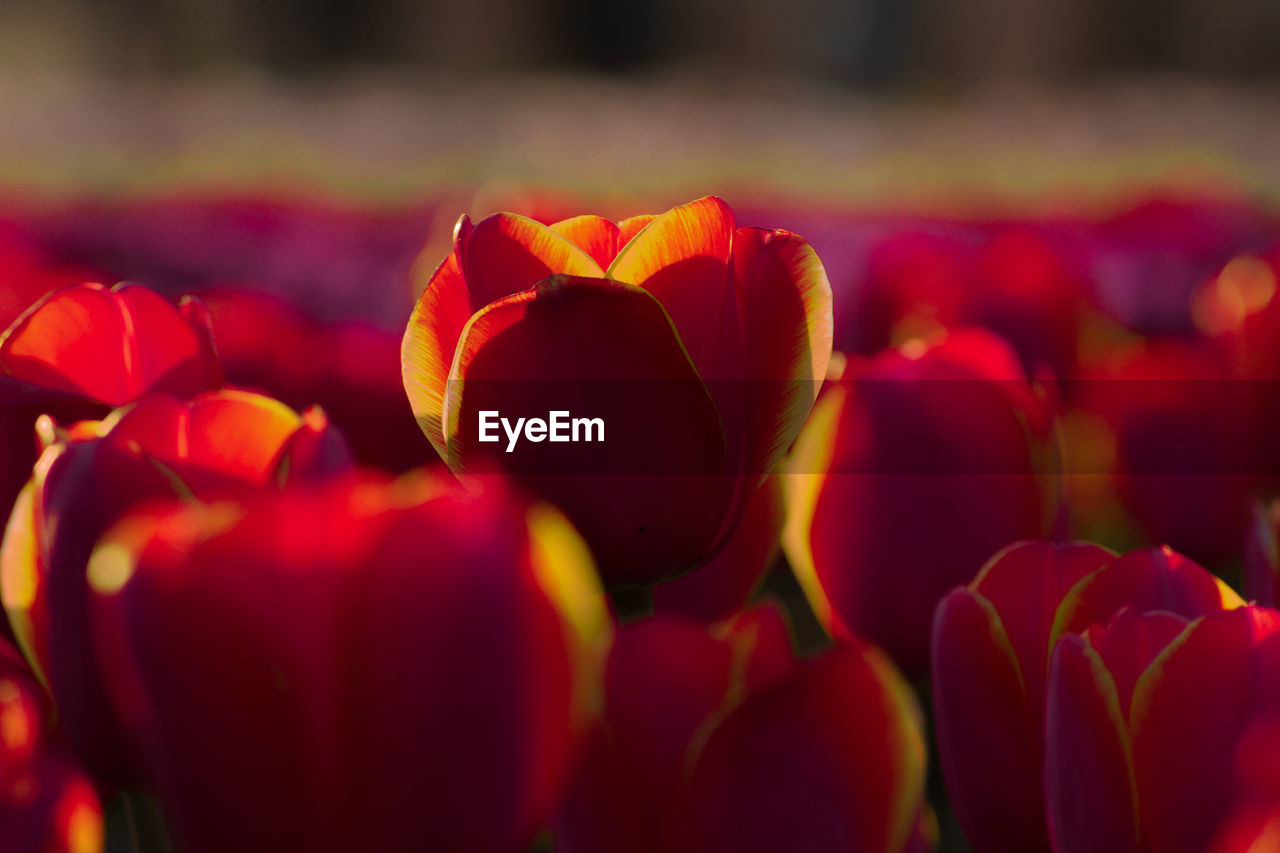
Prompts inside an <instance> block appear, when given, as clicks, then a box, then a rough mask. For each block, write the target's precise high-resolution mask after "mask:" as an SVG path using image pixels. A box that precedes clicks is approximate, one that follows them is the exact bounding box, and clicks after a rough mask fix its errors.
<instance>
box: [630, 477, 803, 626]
mask: <svg viewBox="0 0 1280 853" xmlns="http://www.w3.org/2000/svg"><path fill="white" fill-rule="evenodd" d="M785 520H786V505H785V502H784V500H783V495H782V478H781V477H780V476H770V477H766V478H765V481H764V483H763V484H762V485H761V486H760V488H759V489H757V490H756V492H755V494H753V495H752V496H751V498H750V499H748V501H747V506H746V509H745V510H744V511H743V514H742V520H741V521H740V522H739V523H738V527H737V529H736V530H735V531H734V532H733V534H732V535H731V536H730V537H729V541H728V542H726V543H725V546H724V548H723V549H722V550H721V551H720V553H718V554H716V556H714V557H712V558H711V561H710V562H709V563H707V564H706V565H704V566H702V567H700V568H699V569H698V570H697V571H696V572H690V573H689V574H687V575H683V576H681V577H678V578H676V579H675V580H670V581H667V582H666V583H663V584H659V585H658V586H655V587H654V588H653V607H654V612H655V613H683V614H686V615H689V616H692V617H694V618H697V619H702V620H703V621H706V622H714V621H715V620H717V619H724V618H726V617H728V616H730V615H731V614H733V613H736V612H738V611H739V610H741V609H742V608H743V607H745V606H746V604H747V602H748V601H749V600H750V598H751V596H752V594H753V593H754V592H755V591H756V590H757V588H759V586H760V584H761V583H763V581H764V579H765V576H766V574H767V573H768V571H769V568H770V566H772V565H773V563H774V560H775V558H776V557H777V556H778V551H779V549H780V547H781V536H782V525H783V523H784V521H785Z"/></svg>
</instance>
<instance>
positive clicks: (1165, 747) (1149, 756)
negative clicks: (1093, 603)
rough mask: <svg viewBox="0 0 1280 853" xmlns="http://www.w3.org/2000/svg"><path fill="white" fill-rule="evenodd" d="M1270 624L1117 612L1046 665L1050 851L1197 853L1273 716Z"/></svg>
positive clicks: (1266, 615)
mask: <svg viewBox="0 0 1280 853" xmlns="http://www.w3.org/2000/svg"><path fill="white" fill-rule="evenodd" d="M1278 634H1280V613H1277V612H1276V611H1274V610H1269V609H1266V608H1259V607H1253V606H1248V607H1240V608H1238V609H1235V610H1231V611H1228V612H1210V613H1208V614H1207V615H1204V616H1202V617H1200V618H1197V619H1194V621H1188V620H1187V618H1185V616H1183V615H1181V614H1179V615H1174V614H1172V613H1168V612H1146V613H1138V612H1137V611H1135V610H1134V609H1131V608H1125V609H1122V610H1121V611H1119V612H1118V613H1117V614H1116V615H1115V616H1114V617H1113V618H1112V619H1111V621H1110V622H1109V623H1108V624H1106V625H1105V627H1104V626H1103V625H1100V624H1095V625H1094V626H1093V627H1091V628H1090V629H1089V631H1087V632H1086V633H1084V634H1070V635H1068V636H1066V637H1065V638H1064V639H1063V640H1062V642H1061V643H1060V644H1059V645H1058V647H1057V648H1056V649H1055V650H1054V654H1053V660H1052V663H1051V665H1050V675H1049V693H1048V705H1047V712H1046V717H1045V732H1046V734H1045V805H1046V809H1047V811H1048V817H1049V827H1050V832H1051V834H1052V836H1053V840H1054V845H1055V847H1056V849H1058V850H1126V849H1132V850H1149V851H1151V853H1180V851H1185V852H1186V853H1197V851H1203V850H1207V849H1208V848H1209V845H1210V843H1211V841H1212V839H1213V838H1214V836H1215V834H1216V833H1217V832H1218V829H1219V827H1220V826H1221V825H1222V824H1223V822H1224V821H1225V820H1226V819H1227V818H1228V816H1229V815H1230V814H1231V812H1232V810H1233V806H1234V805H1235V804H1236V801H1237V800H1238V799H1239V797H1240V795H1241V793H1242V792H1241V790H1240V788H1239V786H1238V783H1237V777H1236V755H1237V747H1238V746H1239V744H1240V741H1241V739H1242V737H1243V735H1244V734H1245V732H1246V730H1247V723H1248V722H1249V721H1250V719H1252V718H1255V717H1256V716H1257V714H1258V713H1259V712H1261V711H1263V710H1266V711H1269V712H1271V713H1275V712H1278V711H1280V675H1278V674H1280V640H1278V639H1277V635H1278Z"/></svg>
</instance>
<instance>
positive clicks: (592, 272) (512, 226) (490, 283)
mask: <svg viewBox="0 0 1280 853" xmlns="http://www.w3.org/2000/svg"><path fill="white" fill-rule="evenodd" d="M454 252H455V253H456V254H457V255H458V258H459V260H460V262H461V267H462V276H463V278H464V279H465V280H466V282H467V292H468V295H469V297H470V301H471V311H472V313H474V312H476V311H479V310H480V309H481V308H483V307H484V306H486V305H488V304H489V303H491V302H497V301H498V300H499V299H502V298H504V297H507V296H510V295H511V294H513V293H519V292H521V291H522V290H527V289H528V288H530V287H532V286H533V285H534V284H536V283H537V282H539V281H541V280H542V279H544V278H546V277H547V276H549V275H553V274H556V273H562V274H565V275H586V276H598V275H602V271H601V267H600V265H599V264H597V263H596V262H595V261H594V260H592V259H591V256H590V255H589V254H587V253H586V252H585V251H584V250H583V249H581V248H579V247H578V246H576V245H574V244H573V243H572V242H570V241H569V240H568V239H566V238H565V237H562V236H561V235H560V234H557V233H556V232H555V231H553V230H551V229H550V228H548V227H547V226H546V225H543V224H542V223H541V222H538V221H536V220H533V219H530V218H528V217H527V216H520V215H518V214H515V213H495V214H494V215H493V216H489V217H487V218H485V219H482V220H481V221H480V222H478V223H476V224H475V226H474V227H472V228H470V229H469V230H468V229H459V232H458V239H457V247H456V248H455V249H454Z"/></svg>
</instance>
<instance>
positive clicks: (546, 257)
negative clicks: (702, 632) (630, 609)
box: [402, 198, 832, 588]
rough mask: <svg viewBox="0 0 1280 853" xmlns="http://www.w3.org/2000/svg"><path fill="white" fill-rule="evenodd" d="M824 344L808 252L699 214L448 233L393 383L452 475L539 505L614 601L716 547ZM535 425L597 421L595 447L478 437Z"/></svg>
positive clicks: (821, 299)
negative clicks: (570, 534)
mask: <svg viewBox="0 0 1280 853" xmlns="http://www.w3.org/2000/svg"><path fill="white" fill-rule="evenodd" d="M831 334H832V330H831V289H830V285H829V283H828V282H827V278H826V274H825V272H824V271H823V269H822V265H821V263H820V262H819V261H818V259H817V256H816V255H815V254H814V252H813V250H812V249H811V248H810V247H809V245H808V244H807V243H806V242H805V241H804V240H802V239H801V238H799V237H797V236H796V235H794V234H790V233H788V232H785V231H764V230H760V229H755V228H739V227H737V225H736V223H735V221H734V217H733V213H732V211H731V210H730V209H729V207H728V206H727V205H726V204H725V203H724V202H722V201H720V200H719V199H717V198H704V199H700V200H698V201H695V202H691V203H690V204H686V205H682V206H680V207H677V208H674V209H672V210H670V211H668V212H666V213H664V214H662V215H660V216H657V217H636V218H633V219H628V220H624V221H623V222H620V223H617V224H615V223H613V222H609V221H608V220H604V219H601V218H599V217H594V216H581V217H576V218H574V219H569V220H564V221H562V222H558V223H555V224H553V225H551V226H543V225H540V224H538V223H537V222H534V221H533V220H530V219H526V218H524V217H520V216H515V215H513V214H497V215H495V216H491V217H489V218H487V219H484V220H482V221H481V222H479V223H476V224H474V225H473V224H472V223H471V221H470V220H469V219H467V218H466V217H463V219H462V220H460V221H459V223H458V228H457V231H456V233H455V239H454V250H453V252H452V253H451V254H450V255H449V256H448V257H447V258H446V259H445V260H444V262H443V263H441V264H440V266H439V268H438V269H437V270H436V272H435V275H434V276H433V277H432V279H431V281H430V282H429V283H428V285H427V287H426V289H425V290H424V292H423V294H422V298H421V299H420V300H419V302H418V305H417V308H416V309H415V310H414V313H413V316H412V318H411V319H410V321H409V326H408V329H407V330H406V332H405V338H404V346H403V349H402V366H403V373H404V381H405V390H406V391H407V393H408V395H409V399H410V402H411V403H412V405H413V410H414V413H415V415H416V416H417V418H418V422H419V425H420V426H421V427H422V430H423V432H424V433H426V435H427V437H428V439H430V441H431V443H432V444H433V445H434V446H435V448H436V450H437V451H438V452H439V454H440V456H441V457H442V458H443V459H444V460H445V461H446V462H447V463H448V464H449V466H450V468H452V469H453V470H454V471H456V472H465V471H469V470H482V469H485V468H487V467H491V466H497V467H500V468H502V469H503V470H506V471H508V472H510V473H511V474H512V475H513V476H514V477H515V478H516V479H517V480H519V481H520V482H521V483H522V484H524V485H525V486H527V487H528V488H530V489H531V490H533V491H535V492H537V493H539V494H542V495H544V496H545V497H547V498H549V499H551V500H553V501H554V502H555V503H556V504H558V505H559V506H560V507H561V508H562V509H564V511H565V512H566V513H567V514H568V515H569V517H570V518H571V519H572V520H573V522H574V524H575V525H576V526H577V527H578V529H580V530H581V531H582V533H583V536H584V537H585V538H586V540H587V541H588V543H589V544H590V545H591V547H592V549H593V551H594V552H595V553H596V555H597V556H598V558H599V560H600V565H601V572H602V577H603V578H604V580H605V583H606V585H608V586H610V587H618V588H622V587H629V586H630V587H634V586H647V585H649V584H652V583H654V582H656V581H660V580H663V579H665V578H668V577H672V576H675V575H678V574H680V573H682V572H685V571H688V570H689V569H692V568H694V567H696V566H698V565H700V564H701V563H703V562H704V561H706V560H707V559H709V558H710V557H711V556H713V555H714V554H715V553H716V552H717V551H718V550H719V549H720V548H721V547H722V546H723V545H724V543H725V541H727V539H728V536H729V535H730V533H731V532H732V531H733V529H734V527H735V526H736V524H737V523H738V520H739V519H740V517H741V515H742V513H743V512H744V511H745V507H746V504H747V502H748V500H749V498H750V496H751V495H752V494H753V493H754V492H755V491H756V489H757V488H758V486H759V484H760V483H761V482H762V480H763V479H764V477H765V476H766V475H767V474H768V473H769V472H770V471H771V470H772V469H773V467H774V465H775V464H776V463H777V462H778V460H779V459H780V458H781V457H782V454H783V453H785V451H786V449H787V447H788V446H789V445H790V443H791V441H792V439H793V438H794V437H795V435H796V433H797V432H798V431H799V428H800V424H801V423H802V422H803V420H804V418H805V415H806V414H807V413H808V411H809V408H810V406H811V405H812V402H813V400H814V397H815V395H816V391H817V387H818V385H819V384H820V383H821V380H822V377H823V376H824V374H825V372H826V366H827V361H828V359H829V357H830V354H831ZM550 411H562V412H566V413H572V415H573V416H579V417H583V418H587V419H598V420H600V421H601V422H602V431H603V432H604V436H603V441H601V442H599V443H590V444H588V443H568V444H559V445H557V444H553V443H551V442H547V443H541V442H542V439H543V436H542V434H541V431H539V432H537V433H533V432H529V431H526V433H525V436H526V438H527V439H528V440H527V441H525V443H524V444H523V445H522V446H519V447H517V445H516V442H515V441H514V440H513V441H511V442H503V443H502V444H501V445H499V444H498V443H487V442H488V439H486V438H483V437H482V436H481V435H480V434H479V433H480V432H481V429H482V427H481V422H480V420H481V418H482V417H484V415H485V413H490V414H491V415H492V417H493V418H495V419H496V418H497V417H499V416H501V417H503V418H508V419H509V420H508V421H507V422H508V423H510V424H520V423H521V421H520V420H519V419H520V418H525V419H530V418H540V417H545V416H546V415H547V414H548V412H550ZM495 423H496V420H495ZM515 429H516V430H518V429H519V427H518V426H517V427H516V428H515ZM512 435H513V438H514V435H515V433H514V432H513V433H512ZM532 442H538V443H532ZM500 447H501V448H505V449H506V450H507V451H509V452H503V451H502V450H501V449H500Z"/></svg>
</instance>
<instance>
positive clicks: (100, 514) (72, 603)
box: [0, 391, 350, 783]
mask: <svg viewBox="0 0 1280 853" xmlns="http://www.w3.org/2000/svg"><path fill="white" fill-rule="evenodd" d="M349 466H350V462H349V459H348V458H347V456H346V451H345V448H344V446H343V444H342V438H341V436H338V435H337V434H336V432H334V431H333V430H332V429H331V428H329V426H328V424H327V422H326V421H325V419H324V415H323V413H321V412H319V411H318V410H317V411H313V412H309V413H307V414H306V415H304V416H299V415H298V414H296V413H295V412H294V411H293V410H292V409H289V408H288V407H287V406H284V405H283V404H281V403H278V402H277V401H275V400H272V399H270V398H268V397H262V396H260V395H257V394H250V393H248V392H244V391H216V392H209V393H206V394H201V395H198V396H196V397H195V398H194V399H193V400H191V401H190V402H182V401H180V400H178V399H175V398H173V397H170V396H168V395H164V394H152V395H148V396H145V397H143V398H142V399H141V400H139V401H138V402H137V403H135V404H133V405H132V406H129V407H127V408H124V409H119V410H117V411H116V412H115V413H113V414H112V415H111V416H109V417H108V418H107V419H106V420H103V421H101V422H90V423H84V422H82V423H80V424H77V425H76V426H75V427H74V428H72V430H71V431H69V432H68V433H66V434H65V435H63V436H62V437H60V438H59V439H58V440H56V441H55V442H54V443H53V444H52V445H51V446H50V447H48V448H47V449H46V450H45V451H44V453H43V454H42V455H41V458H40V461H39V463H38V464H37V466H36V468H35V471H34V473H33V476H32V479H31V481H30V482H29V483H28V484H27V485H26V487H25V488H24V489H23V491H22V493H21V494H20V495H19V497H18V500H17V502H16V503H15V505H14V509H13V514H12V516H11V517H10V519H9V524H8V527H7V529H6V532H5V538H4V544H3V546H0V592H2V593H3V598H4V604H5V609H6V611H7V612H8V615H9V622H10V623H11V624H12V626H13V629H14V632H15V634H16V635H17V637H18V640H19V642H20V643H21V646H22V648H23V651H24V652H25V653H26V654H27V656H28V659H29V660H31V662H32V665H33V666H34V667H36V669H37V671H38V672H39V673H40V674H41V676H42V678H43V679H44V681H45V683H46V685H47V686H48V687H49V689H50V690H51V691H52V693H53V696H54V699H55V702H56V704H57V707H58V711H59V714H60V715H61V717H62V721H63V725H64V726H65V727H66V731H67V736H68V738H69V739H70V741H71V742H72V744H73V745H74V746H75V748H76V750H77V751H78V752H79V753H80V755H81V757H82V758H83V759H84V760H85V761H86V763H88V764H89V765H90V767H91V768H92V769H93V770H94V772H95V773H96V774H98V775H99V776H100V777H102V778H103V779H107V780H111V781H112V782H116V783H120V782H123V781H126V780H128V779H129V778H130V777H131V770H130V767H131V765H132V757H131V755H130V748H129V744H128V743H127V742H126V741H125V739H124V738H122V737H121V735H120V733H119V732H118V730H117V726H116V725H115V722H114V720H113V716H112V714H111V712H110V710H109V708H108V707H107V705H106V700H105V695H104V693H103V685H102V684H101V679H100V676H99V674H98V672H97V671H96V668H95V667H94V663H93V650H92V643H91V639H90V637H89V634H88V631H87V621H86V620H87V612H86V610H85V608H86V607H87V598H86V595H87V589H86V586H85V567H86V564H87V562H88V559H89V554H90V552H91V551H92V549H93V546H94V543H95V542H96V541H97V539H98V537H99V536H100V535H101V534H102V533H103V532H104V531H105V530H106V529H107V528H108V527H109V526H110V525H111V524H112V523H113V522H114V521H115V520H116V519H117V518H119V517H120V516H121V515H122V514H123V513H124V512H125V511H126V510H128V509H129V507H131V506H133V505H136V504H138V503H142V502H144V501H146V500H150V499H156V498H165V497H181V498H190V497H201V498H209V497H215V496H218V495H222V494H227V493H235V492H238V491H241V490H244V489H252V488H260V487H264V486H267V485H273V484H276V483H280V484H283V483H284V482H285V481H286V480H288V481H296V480H305V479H307V478H310V477H317V476H324V475H327V474H330V473H336V472H341V471H345V470H347V469H348V468H349Z"/></svg>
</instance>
